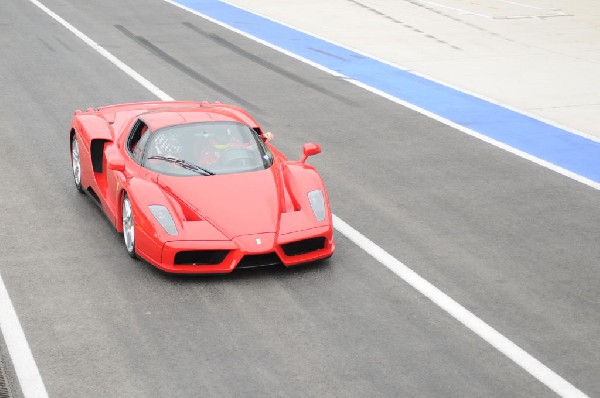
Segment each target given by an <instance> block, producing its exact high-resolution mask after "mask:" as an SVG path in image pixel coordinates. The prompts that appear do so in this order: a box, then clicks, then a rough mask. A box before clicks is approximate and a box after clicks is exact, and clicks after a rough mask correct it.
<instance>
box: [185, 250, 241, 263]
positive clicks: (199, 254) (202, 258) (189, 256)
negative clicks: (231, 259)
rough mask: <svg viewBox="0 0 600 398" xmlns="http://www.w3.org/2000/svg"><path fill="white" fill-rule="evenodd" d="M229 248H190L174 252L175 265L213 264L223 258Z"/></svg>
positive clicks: (220, 261) (221, 260)
mask: <svg viewBox="0 0 600 398" xmlns="http://www.w3.org/2000/svg"><path fill="white" fill-rule="evenodd" d="M227 253H229V250H190V251H183V252H178V253H177V254H175V261H174V262H173V264H175V265H215V264H220V263H222V262H223V260H225V257H226V256H227Z"/></svg>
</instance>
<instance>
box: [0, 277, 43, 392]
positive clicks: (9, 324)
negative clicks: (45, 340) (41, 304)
mask: <svg viewBox="0 0 600 398" xmlns="http://www.w3.org/2000/svg"><path fill="white" fill-rule="evenodd" d="M0 329H1V330H2V335H3V336H4V341H5V343H6V348H7V349H8V354H9V355H10V358H11V359H12V364H13V367H14V368H15V373H16V374H17V378H18V379H19V384H20V385H21V392H22V393H23V396H24V397H25V398H47V397H48V393H47V392H46V387H45V386H44V382H43V381H42V376H41V375H40V371H39V369H38V367H37V366H36V364H35V360H34V359H33V355H32V354H31V349H29V344H27V339H26V338H25V333H23V328H22V327H21V323H20V322H19V317H17V313H16V312H15V308H14V307H13V305H12V302H11V301H10V297H9V296H8V291H7V290H6V286H4V281H3V280H2V275H0Z"/></svg>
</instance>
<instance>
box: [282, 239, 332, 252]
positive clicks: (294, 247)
mask: <svg viewBox="0 0 600 398" xmlns="http://www.w3.org/2000/svg"><path fill="white" fill-rule="evenodd" d="M281 247H282V248H283V252H284V253H285V255H286V256H298V255H300V254H305V253H310V252H314V251H316V250H320V249H323V248H324V247H325V238H324V237H322V236H321V237H318V238H309V239H304V240H299V241H298V242H292V243H286V244H284V245H281Z"/></svg>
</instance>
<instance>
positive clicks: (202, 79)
mask: <svg viewBox="0 0 600 398" xmlns="http://www.w3.org/2000/svg"><path fill="white" fill-rule="evenodd" d="M114 26H115V28H117V30H119V31H120V32H121V33H123V34H124V35H125V36H127V37H129V38H130V39H132V40H134V41H135V42H137V43H138V44H140V45H141V46H142V47H144V48H146V49H147V50H149V51H150V52H151V53H153V54H154V55H156V56H157V57H159V58H161V59H162V60H164V61H165V62H167V63H168V64H169V65H171V66H173V67H175V68H176V69H178V70H179V71H181V72H183V73H185V74H186V75H187V76H189V77H191V78H192V79H194V80H196V81H198V82H200V83H202V84H204V85H206V86H208V87H210V88H212V89H213V90H215V91H217V92H219V93H221V94H223V95H225V96H226V97H228V98H230V99H232V100H234V101H236V102H237V103H239V104H241V105H243V106H244V107H246V108H248V109H252V110H253V111H254V112H257V113H260V114H262V115H264V114H265V113H264V112H263V111H262V110H261V109H260V108H258V107H257V106H256V105H254V104H253V103H251V102H249V101H247V100H245V99H244V98H242V97H240V96H238V95H237V94H235V93H234V92H232V91H230V90H228V89H226V88H225V87H223V86H221V85H220V84H217V83H215V82H214V81H213V80H212V79H209V78H208V77H206V76H203V75H202V74H200V73H199V72H198V71H196V70H195V69H192V68H191V67H189V66H187V65H185V64H184V63H183V62H181V61H179V60H177V59H176V58H174V57H173V56H171V55H169V54H168V53H166V52H165V51H163V50H161V49H160V48H158V47H157V46H155V45H154V44H152V43H151V42H150V41H149V40H147V39H146V38H144V37H142V36H137V35H135V34H134V33H132V32H131V31H129V30H128V29H127V28H125V27H124V26H123V25H114Z"/></svg>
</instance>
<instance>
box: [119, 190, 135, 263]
mask: <svg viewBox="0 0 600 398" xmlns="http://www.w3.org/2000/svg"><path fill="white" fill-rule="evenodd" d="M121 210H122V213H121V214H122V215H123V216H122V220H123V243H125V250H127V254H129V257H131V258H137V256H136V254H135V223H134V218H133V217H134V216H133V208H132V207H131V202H130V201H129V197H128V196H127V194H125V195H124V196H123V202H122V206H121Z"/></svg>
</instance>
